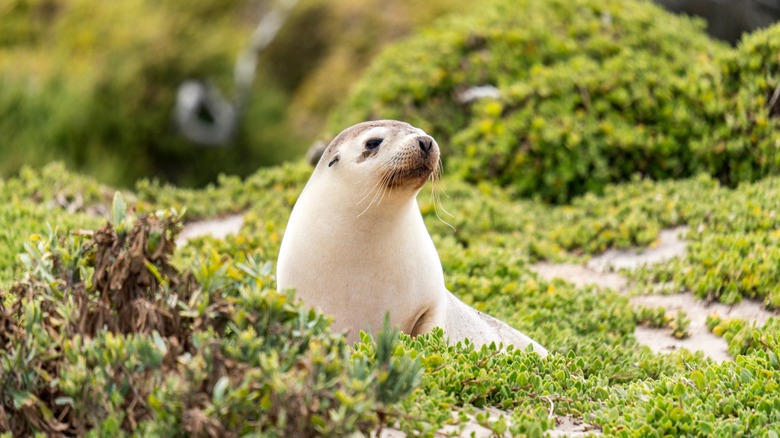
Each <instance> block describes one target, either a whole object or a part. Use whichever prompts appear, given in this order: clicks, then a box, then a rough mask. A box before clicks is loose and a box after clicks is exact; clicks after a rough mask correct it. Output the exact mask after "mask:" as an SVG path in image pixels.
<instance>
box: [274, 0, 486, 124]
mask: <svg viewBox="0 0 780 438" xmlns="http://www.w3.org/2000/svg"><path fill="white" fill-rule="evenodd" d="M472 7H474V3H473V2H468V1H466V0H429V1H427V2H424V3H421V2H418V1H414V0H387V1H385V2H383V3H382V6H381V7H377V4H374V3H370V2H364V1H361V0H301V1H300V2H299V3H298V4H297V5H296V7H295V9H293V11H292V13H291V15H290V18H289V20H288V22H287V23H286V24H285V26H284V27H282V29H281V30H280V32H279V36H278V37H277V38H276V40H275V41H274V43H273V44H272V45H271V46H270V47H269V48H268V51H267V52H266V54H265V55H264V56H263V60H262V63H263V64H262V65H263V66H264V67H265V68H266V69H267V70H268V72H269V75H270V76H271V77H272V78H273V79H275V80H276V81H277V82H278V83H279V84H280V85H281V86H282V87H283V88H284V89H285V90H286V91H288V92H289V93H291V95H292V101H291V113H292V117H293V119H294V120H295V122H296V123H295V127H296V129H299V130H301V131H303V132H305V133H306V134H307V136H309V137H315V136H316V135H317V134H319V133H320V131H321V130H322V127H323V124H324V123H325V118H326V116H327V114H328V112H329V111H330V110H331V109H332V108H333V107H335V106H337V105H338V104H340V103H341V102H343V101H344V99H345V96H346V95H347V94H348V92H349V87H350V86H351V85H352V84H353V83H355V82H356V81H358V80H359V79H360V77H361V75H362V74H363V72H364V71H365V70H366V68H367V67H368V66H369V65H370V64H371V60H372V59H373V58H374V57H376V55H377V54H379V53H381V50H382V49H383V48H384V47H385V46H387V45H389V44H391V43H393V42H396V41H398V40H399V39H402V38H404V37H407V36H408V35H409V34H411V33H412V32H413V31H415V30H417V29H419V28H420V27H421V26H424V25H427V24H428V23H430V22H431V21H433V20H434V19H436V18H437V17H439V16H442V15H446V14H448V13H453V12H454V11H460V12H462V11H464V10H468V9H470V8H472ZM302 29H306V32H301V30H302Z"/></svg>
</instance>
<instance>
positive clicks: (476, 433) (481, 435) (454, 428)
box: [372, 407, 601, 438]
mask: <svg viewBox="0 0 780 438" xmlns="http://www.w3.org/2000/svg"><path fill="white" fill-rule="evenodd" d="M485 411H487V412H488V414H489V415H490V420H489V421H496V420H498V419H499V418H500V416H502V415H503V416H504V418H507V419H508V418H509V417H510V416H511V413H510V412H508V411H504V410H501V409H497V408H494V407H489V408H486V409H484V410H482V412H485ZM452 416H453V418H457V416H458V415H457V413H456V412H453V413H452ZM586 435H601V429H599V427H598V426H594V425H592V424H588V423H585V422H584V421H582V420H580V419H579V418H574V417H571V416H568V415H566V416H560V415H556V416H555V429H552V430H548V431H545V436H547V437H551V438H559V437H582V436H586ZM372 436H374V437H376V434H372ZM495 436H496V434H495V433H493V431H492V430H490V429H488V428H487V427H484V426H481V425H480V424H479V423H477V420H476V418H475V417H474V416H473V415H469V421H467V422H465V423H460V424H451V425H447V426H444V427H442V428H441V429H439V430H438V431H436V433H435V434H434V437H437V438H440V437H441V438H443V437H472V438H491V437H495ZM510 436H512V435H511V434H510V433H509V432H507V433H504V434H503V435H502V437H510ZM405 437H406V434H404V433H403V432H401V431H400V430H398V429H395V428H392V427H385V428H383V429H382V431H381V432H380V433H379V438H405Z"/></svg>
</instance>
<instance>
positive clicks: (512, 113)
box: [0, 0, 780, 202]
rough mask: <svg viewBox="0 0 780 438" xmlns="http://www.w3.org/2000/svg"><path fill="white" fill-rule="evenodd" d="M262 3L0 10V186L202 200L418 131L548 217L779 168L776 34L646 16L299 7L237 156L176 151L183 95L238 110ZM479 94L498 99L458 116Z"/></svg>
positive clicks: (262, 67) (505, 6)
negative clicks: (343, 148)
mask: <svg viewBox="0 0 780 438" xmlns="http://www.w3.org/2000/svg"><path fill="white" fill-rule="evenodd" d="M706 1H709V0H700V1H699V3H702V2H706ZM711 1H715V0H711ZM666 3H667V6H669V7H671V8H676V9H682V8H680V7H678V6H680V5H679V3H680V2H679V1H678V2H671V3H670V2H666ZM672 3H674V4H672ZM742 3H743V4H744V5H746V6H745V8H743V9H745V10H746V11H753V9H755V8H753V6H751V5H753V3H756V4H758V3H762V4H763V3H765V2H758V3H757V2H756V1H747V0H746V1H744V2H742ZM273 4H274V2H270V1H268V0H195V1H184V0H161V1H152V0H123V1H112V2H100V1H97V0H6V1H4V2H2V3H1V4H0V29H2V32H0V157H2V159H1V160H0V177H4V176H8V175H11V174H15V173H17V172H18V171H19V169H20V168H22V167H23V166H25V165H31V166H40V165H43V164H45V163H48V162H50V161H53V160H58V161H63V162H65V164H66V165H67V166H68V167H69V168H71V169H73V170H76V171H79V172H83V173H87V174H91V175H93V176H95V177H97V178H98V179H99V180H101V181H102V182H106V183H109V184H113V185H119V186H130V185H132V184H133V183H134V182H135V181H137V180H138V179H140V178H145V177H151V178H155V179H159V180H161V181H164V182H172V183H175V184H178V185H186V186H202V185H205V184H207V183H210V182H213V181H215V180H216V178H217V175H218V174H220V173H225V174H230V175H238V176H246V175H248V174H250V173H251V172H253V171H254V170H255V169H257V168H258V167H261V166H268V165H273V164H277V163H279V162H282V161H285V160H289V159H293V158H299V157H300V156H302V154H303V152H304V151H305V150H306V148H307V147H308V146H309V145H310V144H311V143H312V141H314V140H315V139H320V140H323V141H327V140H329V138H330V136H332V135H334V134H335V133H337V132H338V131H339V130H341V129H343V128H344V127H346V126H348V125H350V124H352V123H356V122H359V121H362V120H365V119H369V118H379V117H387V118H401V119H405V120H408V121H410V122H412V123H414V124H417V125H420V126H422V127H424V128H425V129H426V130H429V131H430V132H431V134H433V135H435V136H436V137H437V139H439V143H440V144H441V145H442V147H443V148H444V152H445V154H446V155H449V156H450V157H451V159H450V158H448V162H449V163H452V164H451V165H450V169H451V170H453V169H454V170H455V171H457V172H458V173H460V174H461V175H462V176H464V177H465V178H466V179H467V180H469V181H472V182H476V181H481V180H491V181H494V182H498V183H499V184H501V185H505V186H514V187H515V188H516V189H517V193H518V194H519V195H521V196H539V197H541V198H543V199H545V200H548V201H555V202H566V201H568V200H569V199H571V197H572V196H576V195H577V194H580V193H583V192H585V191H596V192H598V191H600V190H601V189H602V188H603V187H604V185H605V184H608V183H610V182H616V181H622V180H625V179H627V178H630V177H632V176H634V175H641V176H647V177H652V178H655V179H663V178H675V177H681V176H687V175H691V174H694V173H697V172H701V171H704V172H708V173H710V174H713V175H715V176H716V177H717V178H718V179H720V180H721V181H722V182H725V183H728V184H733V183H735V182H738V181H741V180H754V179H756V178H758V177H760V176H761V175H764V174H766V173H771V172H773V169H775V168H776V167H778V166H777V165H778V153H777V149H778V148H780V137H779V136H778V134H777V131H778V129H777V120H778V118H777V114H778V113H780V109H779V108H780V104H778V99H777V98H774V99H773V97H774V93H775V90H776V87H777V86H778V83H780V80H779V79H778V75H779V74H778V69H777V67H778V66H780V59H778V56H780V55H777V52H778V49H779V48H780V43H777V41H778V39H779V38H777V36H778V31H777V29H770V30H769V31H765V32H764V33H760V32H759V33H758V34H755V35H753V36H751V37H750V38H748V39H747V40H745V42H744V43H743V44H739V45H738V46H737V47H736V49H732V48H730V47H728V46H727V45H725V44H723V43H719V42H717V41H715V40H713V39H712V38H710V37H708V36H707V35H706V33H705V31H704V30H705V25H704V23H703V22H701V21H694V20H690V19H687V18H678V17H674V16H672V15H671V14H669V13H667V12H665V11H663V10H662V9H661V8H660V7H658V6H655V5H653V4H651V3H650V2H645V1H623V2H621V1H604V2H601V1H593V0H576V1H572V2H568V1H560V0H547V1H539V2H530V1H517V2H507V1H501V0H494V1H491V2H489V3H485V4H480V7H479V8H477V7H475V2H467V1H465V0H434V1H430V2H426V3H425V4H420V3H418V2H412V1H411V0H391V1H383V2H379V1H356V0H331V1H326V0H301V1H300V2H298V4H297V5H296V6H295V8H294V9H293V12H292V14H291V15H290V17H289V19H288V20H287V22H286V23H285V25H284V27H283V28H282V30H281V32H280V33H279V35H278V36H277V38H276V39H275V40H274V42H273V43H272V44H271V46H270V47H269V49H268V50H267V51H266V52H264V53H263V54H262V57H261V59H260V64H259V68H258V71H257V73H256V77H255V81H254V88H253V90H252V96H251V98H250V100H249V105H248V107H247V108H246V112H245V113H244V114H243V119H242V123H241V124H240V125H239V129H238V131H237V132H236V134H235V136H234V137H233V139H232V141H231V142H230V144H228V145H226V146H225V147H203V146H197V145H195V144H193V143H191V142H190V141H188V140H186V139H185V138H184V137H182V135H181V134H180V133H179V132H178V131H177V129H176V127H175V126H174V123H173V121H172V110H173V107H174V102H175V98H176V91H177V87H178V86H179V85H180V84H182V83H183V82H184V81H186V80H189V79H197V80H200V81H203V82H204V83H207V84H210V85H212V86H214V87H215V88H216V89H219V90H222V91H223V93H224V94H225V95H228V96H230V95H231V93H232V92H234V91H235V87H234V83H233V74H234V65H235V61H236V58H237V56H238V55H239V53H241V51H242V50H243V49H244V48H245V47H246V45H247V44H248V43H249V38H250V36H251V34H252V31H253V30H254V28H255V27H256V26H257V23H258V20H259V19H260V17H262V16H263V14H264V13H266V12H267V11H268V10H269V8H270V7H272V5H273ZM751 8H753V9H751ZM694 12H695V11H694ZM759 24H766V21H762V22H760V23H759ZM735 25H744V23H736V21H735ZM720 27H722V26H720ZM720 27H718V26H713V25H711V26H710V31H712V32H714V33H716V34H717V32H718V29H719V28H720ZM410 36H411V38H409V37H410ZM727 38H729V37H728V36H727ZM364 72H367V74H364ZM479 86H488V87H492V88H493V89H494V91H495V93H494V94H493V95H492V96H487V97H485V98H481V99H475V100H470V101H468V102H465V101H463V99H462V95H463V93H464V92H467V91H469V90H470V89H471V88H473V87H479ZM770 104H771V105H770ZM334 109H335V111H332V110H334Z"/></svg>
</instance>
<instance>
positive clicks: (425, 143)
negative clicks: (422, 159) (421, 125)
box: [417, 135, 433, 155]
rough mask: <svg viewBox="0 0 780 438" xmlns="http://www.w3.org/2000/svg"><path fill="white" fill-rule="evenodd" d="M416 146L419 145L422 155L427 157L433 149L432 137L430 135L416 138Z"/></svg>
mask: <svg viewBox="0 0 780 438" xmlns="http://www.w3.org/2000/svg"><path fill="white" fill-rule="evenodd" d="M417 144H418V145H420V150H422V151H423V154H425V155H428V154H430V153H431V148H432V147H433V137H431V136H430V135H421V136H419V137H417Z"/></svg>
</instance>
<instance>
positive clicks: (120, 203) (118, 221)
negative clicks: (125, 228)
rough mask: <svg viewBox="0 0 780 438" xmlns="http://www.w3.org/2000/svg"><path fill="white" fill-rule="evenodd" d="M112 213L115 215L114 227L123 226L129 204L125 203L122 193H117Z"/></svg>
mask: <svg viewBox="0 0 780 438" xmlns="http://www.w3.org/2000/svg"><path fill="white" fill-rule="evenodd" d="M111 211H112V212H113V214H114V225H115V226H116V227H120V226H122V224H123V223H124V220H125V217H126V216H127V204H126V203H125V198H124V197H123V196H122V192H119V191H117V192H115V193H114V201H113V202H112V203H111Z"/></svg>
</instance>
